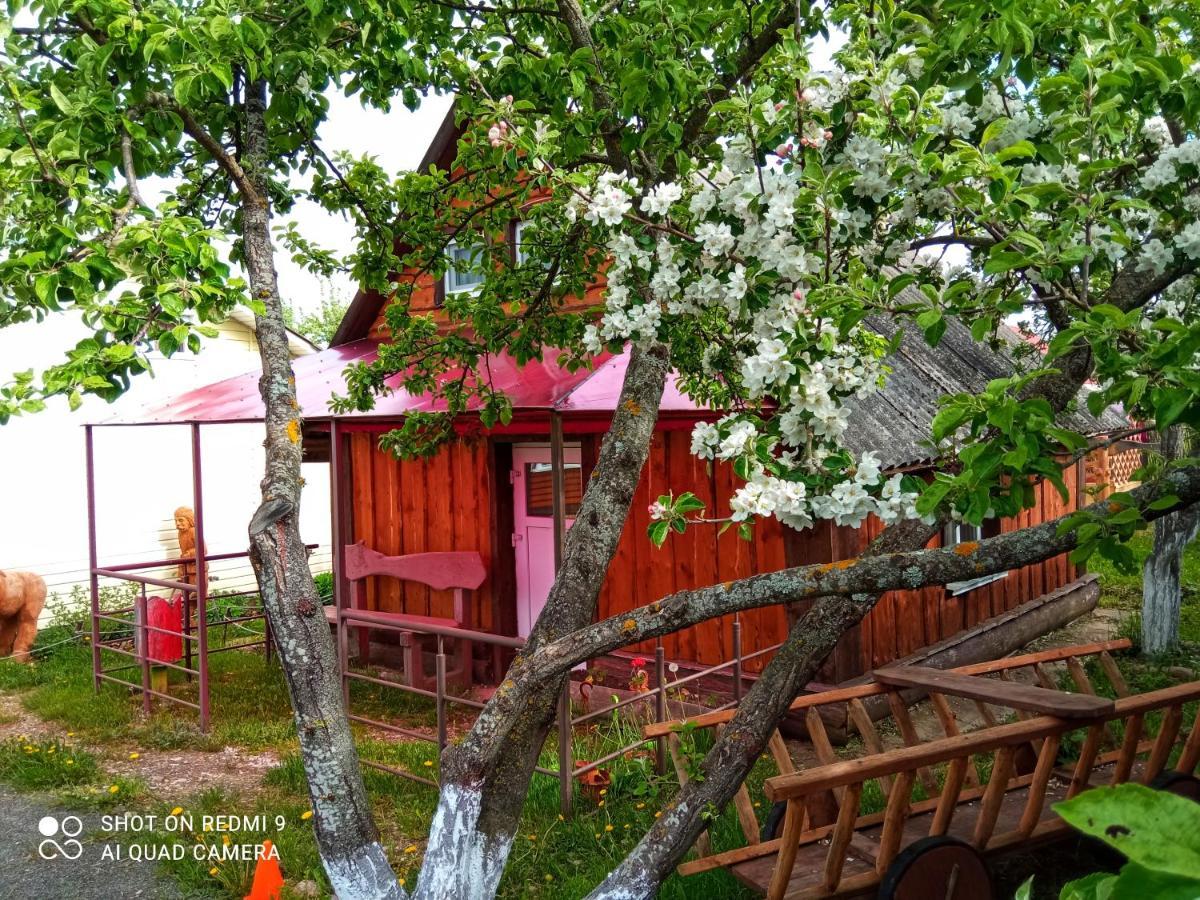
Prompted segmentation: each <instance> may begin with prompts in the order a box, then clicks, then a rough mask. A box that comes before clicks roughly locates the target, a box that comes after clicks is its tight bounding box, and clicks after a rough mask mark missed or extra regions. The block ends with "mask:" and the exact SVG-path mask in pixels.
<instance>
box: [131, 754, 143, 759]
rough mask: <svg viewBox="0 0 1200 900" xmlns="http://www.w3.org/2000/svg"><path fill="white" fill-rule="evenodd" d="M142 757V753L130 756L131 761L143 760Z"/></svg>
mask: <svg viewBox="0 0 1200 900" xmlns="http://www.w3.org/2000/svg"><path fill="white" fill-rule="evenodd" d="M141 756H142V754H140V753H130V754H129V758H130V759H141Z"/></svg>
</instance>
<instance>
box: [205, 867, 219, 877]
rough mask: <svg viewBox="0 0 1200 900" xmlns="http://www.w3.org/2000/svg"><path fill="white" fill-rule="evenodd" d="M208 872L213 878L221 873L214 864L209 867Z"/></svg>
mask: <svg viewBox="0 0 1200 900" xmlns="http://www.w3.org/2000/svg"><path fill="white" fill-rule="evenodd" d="M208 874H209V875H212V876H213V877H214V878H215V877H216V876H218V875H220V874H221V870H220V869H218V868H217V867H216V866H213V867H212V868H211V869H209V870H208Z"/></svg>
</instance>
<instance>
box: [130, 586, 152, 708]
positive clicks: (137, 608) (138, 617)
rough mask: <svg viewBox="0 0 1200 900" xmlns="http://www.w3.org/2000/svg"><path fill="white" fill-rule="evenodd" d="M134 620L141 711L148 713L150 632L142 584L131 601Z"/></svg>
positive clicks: (144, 590) (144, 588)
mask: <svg viewBox="0 0 1200 900" xmlns="http://www.w3.org/2000/svg"><path fill="white" fill-rule="evenodd" d="M133 606H134V613H133V616H134V620H135V625H136V627H137V631H136V632H135V633H136V638H135V639H134V642H133V643H134V650H135V651H136V652H137V660H138V663H140V665H141V670H142V712H144V713H146V714H147V715H148V714H149V713H150V632H149V631H148V630H147V629H146V626H147V624H149V621H148V620H149V616H148V615H147V611H146V585H145V584H143V585H142V589H141V591H140V592H139V593H138V595H137V597H135V598H134V601H133Z"/></svg>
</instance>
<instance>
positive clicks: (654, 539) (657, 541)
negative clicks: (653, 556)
mask: <svg viewBox="0 0 1200 900" xmlns="http://www.w3.org/2000/svg"><path fill="white" fill-rule="evenodd" d="M670 530H671V523H670V522H667V521H661V522H651V523H650V527H649V528H647V529H646V534H648V535H649V536H650V541H651V543H653V544H654V546H655V547H661V546H662V545H663V543H664V542H665V541H666V540H667V534H668V533H669V532H670Z"/></svg>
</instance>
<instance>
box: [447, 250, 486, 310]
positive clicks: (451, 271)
mask: <svg viewBox="0 0 1200 900" xmlns="http://www.w3.org/2000/svg"><path fill="white" fill-rule="evenodd" d="M458 249H459V243H458V241H451V242H450V243H448V244H447V245H446V260H447V265H446V274H444V275H443V276H442V292H443V293H444V294H445V295H446V296H447V297H448V296H450V295H451V294H474V293H477V292H478V291H479V289H480V288H481V287H483V278H484V276H483V275H482V274H478V273H475V272H472V273H471V275H472V276H475V277H478V278H479V280H478V281H476V282H474V283H472V284H465V285H456V284H455V278H456V276H457V275H458V270H457V269H455V268H454V264H455V257H454V252H455V251H456V250H458ZM468 249H469V250H471V251H472V255H478V254H482V252H483V245H482V244H473V245H471V246H470V247H469V248H468Z"/></svg>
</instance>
